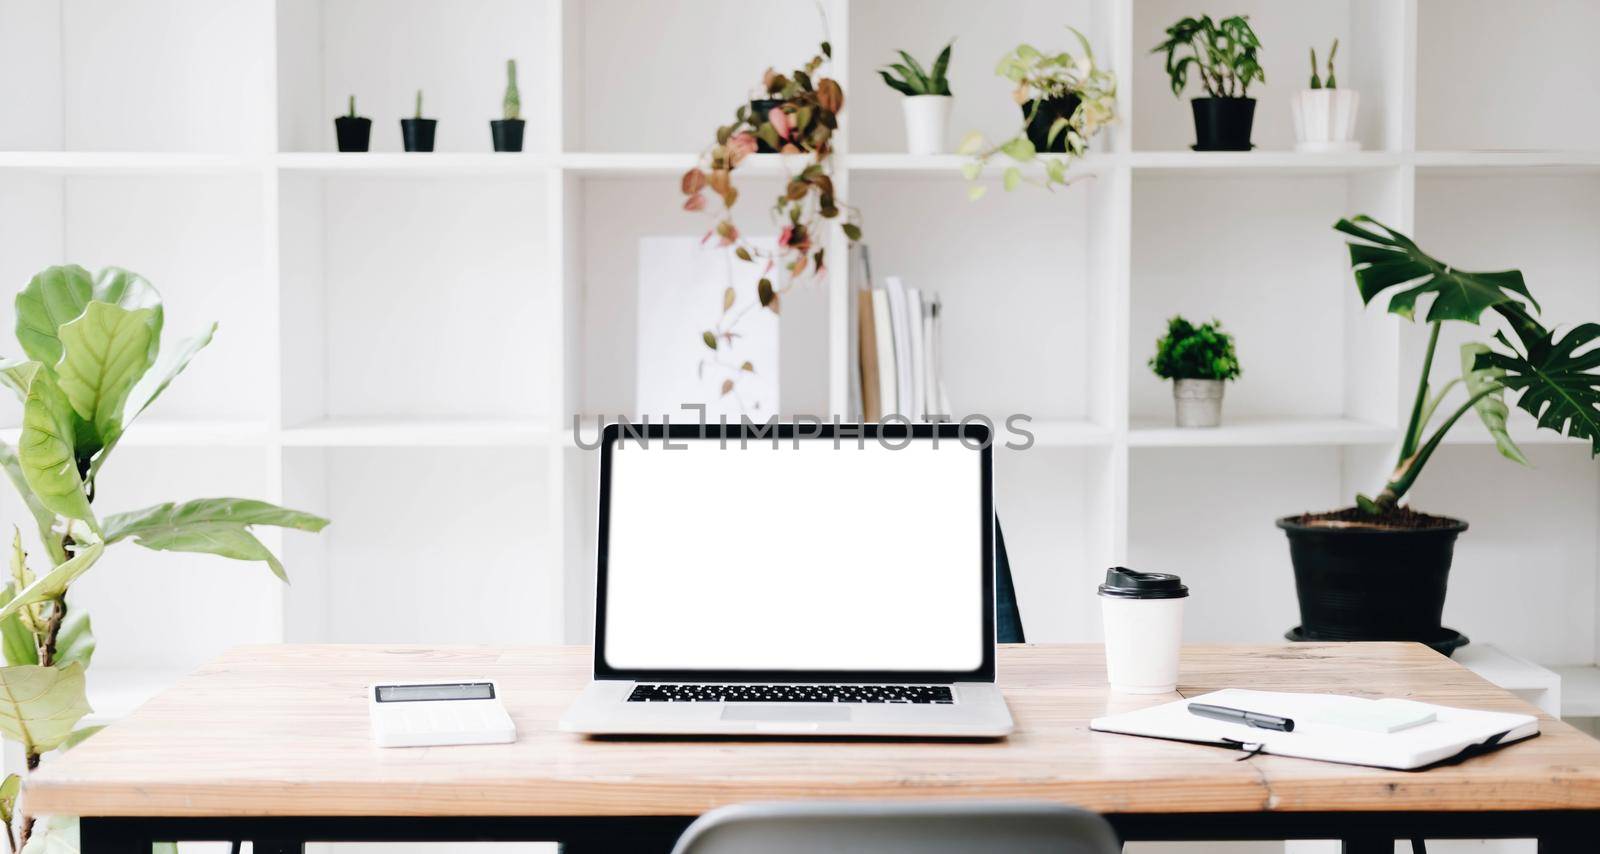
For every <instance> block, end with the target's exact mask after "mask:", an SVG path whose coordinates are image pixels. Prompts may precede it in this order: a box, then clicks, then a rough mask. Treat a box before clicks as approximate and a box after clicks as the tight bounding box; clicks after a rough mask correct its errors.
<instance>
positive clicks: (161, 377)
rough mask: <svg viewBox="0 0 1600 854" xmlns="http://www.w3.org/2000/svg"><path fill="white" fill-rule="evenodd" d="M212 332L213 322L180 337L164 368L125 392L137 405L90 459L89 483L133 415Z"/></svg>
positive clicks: (180, 369) (178, 371)
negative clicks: (115, 433)
mask: <svg viewBox="0 0 1600 854" xmlns="http://www.w3.org/2000/svg"><path fill="white" fill-rule="evenodd" d="M216 334H217V325H216V324H215V323H213V324H211V326H210V327H209V328H207V329H206V331H205V332H202V333H200V334H199V335H196V336H194V337H192V338H185V339H183V341H181V342H179V343H178V349H177V351H176V354H175V355H174V356H173V358H172V360H171V361H170V362H169V363H168V364H167V365H166V367H165V369H164V370H162V371H160V372H158V373H154V374H152V373H146V374H145V375H144V379H143V380H141V381H140V382H139V383H138V384H137V385H136V386H134V388H133V391H132V392H131V393H130V394H129V395H128V399H129V400H137V401H140V403H139V404H138V407H137V408H136V409H134V410H133V414H132V415H129V416H128V417H127V419H126V420H124V421H123V422H122V431H121V432H119V433H118V434H117V435H116V436H113V437H112V438H111V441H109V442H106V444H105V447H104V448H103V449H101V451H100V453H99V454H98V455H96V456H95V458H94V462H92V463H90V464H89V481H90V482H93V481H94V479H95V478H96V477H98V476H99V474H100V467H101V466H103V465H105V462H106V459H107V458H108V457H110V456H111V451H112V450H113V449H115V448H116V447H117V443H118V442H120V441H121V440H122V436H123V434H124V433H126V432H127V431H128V425H130V424H132V423H133V421H134V419H135V418H138V417H139V416H140V415H143V414H144V411H145V410H146V409H149V408H150V404H152V403H155V402H156V398H158V397H160V396H161V393H162V392H164V391H166V390H167V386H169V385H172V381H173V380H175V379H177V378H178V375H179V374H181V373H183V370H184V368H187V367H189V362H191V361H193V360H194V357H195V354H197V353H199V352H200V351H201V350H204V349H205V348H206V345H208V344H210V343H211V338H212V336H214V335H216ZM151 383H154V387H153V388H151V389H149V390H148V391H147V390H146V389H145V386H146V385H149V384H151Z"/></svg>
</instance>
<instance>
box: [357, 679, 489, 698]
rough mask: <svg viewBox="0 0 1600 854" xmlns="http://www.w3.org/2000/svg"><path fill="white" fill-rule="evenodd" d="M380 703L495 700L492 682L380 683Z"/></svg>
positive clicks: (378, 688)
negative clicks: (437, 683)
mask: <svg viewBox="0 0 1600 854" xmlns="http://www.w3.org/2000/svg"><path fill="white" fill-rule="evenodd" d="M377 691H378V702H380V703H416V702H421V701H426V700H493V699H494V685H493V683H490V682H452V683H448V684H440V685H379V686H377Z"/></svg>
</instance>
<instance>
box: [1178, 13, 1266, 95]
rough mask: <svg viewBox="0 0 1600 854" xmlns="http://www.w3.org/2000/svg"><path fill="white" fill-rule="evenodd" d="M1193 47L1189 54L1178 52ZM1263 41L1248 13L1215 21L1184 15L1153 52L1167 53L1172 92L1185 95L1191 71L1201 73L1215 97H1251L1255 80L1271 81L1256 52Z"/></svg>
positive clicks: (1206, 85)
mask: <svg viewBox="0 0 1600 854" xmlns="http://www.w3.org/2000/svg"><path fill="white" fill-rule="evenodd" d="M1183 48H1188V49H1189V55H1188V56H1181V57H1180V56H1179V55H1178V51H1179V50H1182V49H1183ZM1260 49H1261V41H1260V40H1259V39H1257V38H1256V34H1255V31H1254V30H1252V29H1250V19H1249V17H1248V16H1245V15H1234V16H1233V17H1231V18H1223V19H1222V21H1221V22H1215V21H1212V20H1211V16H1210V15H1201V16H1200V17H1198V18H1184V19H1183V20H1180V21H1178V22H1177V23H1176V24H1173V25H1172V26H1170V27H1167V40H1166V41H1164V42H1162V43H1161V44H1158V45H1156V46H1155V47H1154V48H1152V49H1151V50H1150V52H1151V53H1165V54H1166V55H1167V76H1168V77H1170V78H1172V94H1173V95H1174V96H1181V95H1183V90H1184V87H1185V86H1188V85H1189V70H1190V69H1191V68H1193V69H1196V70H1198V71H1199V72H1200V85H1201V86H1203V87H1205V90H1206V94H1207V95H1210V96H1211V97H1213V98H1247V97H1249V95H1250V84H1251V83H1252V82H1258V81H1259V82H1261V83H1265V82H1267V74H1266V72H1265V71H1262V70H1261V63H1260V62H1259V61H1258V60H1257V59H1256V51H1258V50H1260Z"/></svg>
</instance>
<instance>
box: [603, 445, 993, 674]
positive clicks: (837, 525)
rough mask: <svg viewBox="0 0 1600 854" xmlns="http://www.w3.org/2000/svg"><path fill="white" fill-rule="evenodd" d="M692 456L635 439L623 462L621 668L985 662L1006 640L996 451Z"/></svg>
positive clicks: (613, 501)
mask: <svg viewBox="0 0 1600 854" xmlns="http://www.w3.org/2000/svg"><path fill="white" fill-rule="evenodd" d="M681 442H682V444H686V445H687V446H688V447H687V448H686V449H683V450H665V449H663V448H662V447H661V444H660V441H659V440H656V441H653V442H651V444H650V446H649V447H648V448H640V447H639V446H638V444H637V443H636V442H633V441H624V442H621V443H619V445H618V446H617V447H616V448H615V449H614V450H613V452H612V473H611V486H610V530H609V534H608V537H607V539H608V541H609V544H608V560H607V579H606V590H605V595H606V615H605V628H604V630H605V659H606V663H607V664H609V665H610V666H611V667H612V668H616V669H620V670H755V671H760V670H827V671H918V670H924V671H971V670H974V669H976V668H978V667H980V666H981V665H982V663H983V651H984V647H985V646H986V645H988V644H989V643H991V639H990V638H988V637H985V634H984V620H983V602H984V597H983V573H984V572H985V569H984V566H983V528H984V525H985V524H986V522H985V520H984V518H983V516H982V506H983V505H982V493H981V486H980V484H981V478H982V455H981V453H980V452H979V451H977V450H974V449H972V448H968V447H966V446H964V445H962V444H961V443H960V442H959V441H957V440H954V439H950V438H944V439H941V440H939V442H938V445H937V447H935V445H934V442H933V441H931V440H929V439H919V440H916V441H912V442H910V443H909V444H908V445H907V446H906V447H903V448H898V449H896V448H891V447H885V446H883V445H880V444H879V443H877V442H876V441H873V440H868V441H867V442H866V443H865V447H861V446H859V445H858V443H857V442H856V441H855V440H841V442H840V446H839V447H838V448H835V446H834V442H833V440H832V439H802V440H800V442H799V447H798V448H797V447H795V442H794V441H793V440H784V441H782V442H780V443H779V447H777V448H774V447H773V445H772V440H771V439H767V440H764V441H759V442H758V441H752V442H751V443H750V444H749V446H748V447H746V448H742V449H741V448H740V447H739V446H738V443H737V440H735V441H733V442H731V443H730V444H729V445H728V447H727V448H726V449H723V448H722V447H720V443H719V442H718V441H717V440H715V439H704V440H702V439H691V440H681ZM676 443H677V442H676V441H675V444H676ZM897 444H899V443H897Z"/></svg>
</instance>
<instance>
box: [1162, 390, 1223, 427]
mask: <svg viewBox="0 0 1600 854" xmlns="http://www.w3.org/2000/svg"><path fill="white" fill-rule="evenodd" d="M1222 389H1223V382H1222V380H1173V381H1172V402H1173V404H1174V405H1175V406H1176V408H1177V423H1178V426H1179V427H1218V426H1221V424H1222Z"/></svg>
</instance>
